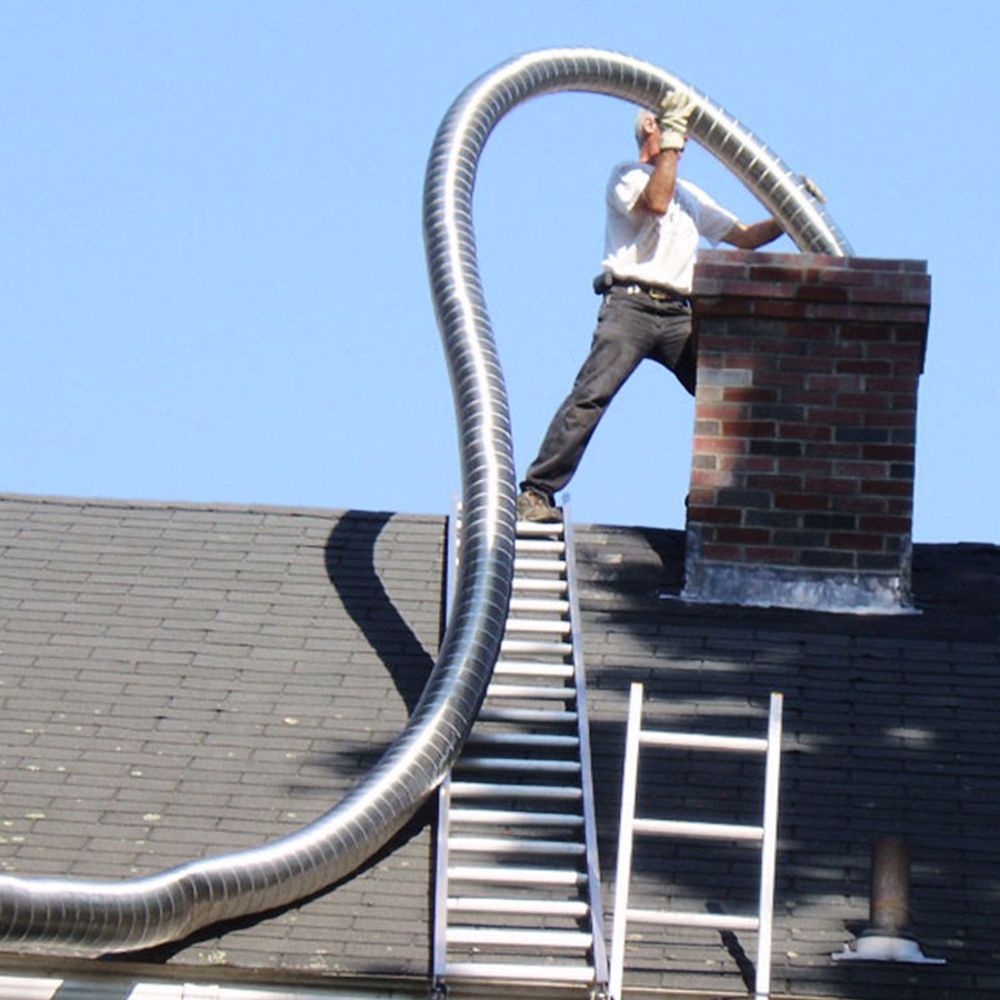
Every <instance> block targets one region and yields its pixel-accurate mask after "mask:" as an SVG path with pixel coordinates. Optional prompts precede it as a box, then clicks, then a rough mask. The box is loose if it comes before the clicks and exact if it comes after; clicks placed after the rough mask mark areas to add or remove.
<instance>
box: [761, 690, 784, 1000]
mask: <svg viewBox="0 0 1000 1000" xmlns="http://www.w3.org/2000/svg"><path fill="white" fill-rule="evenodd" d="M782 702H783V698H782V695H781V694H780V693H778V692H772V693H771V703H770V710H769V713H768V723H767V758H766V761H765V765H764V818H763V827H764V837H763V841H762V844H761V874H760V905H759V908H758V918H759V920H760V930H759V931H758V936H757V975H756V981H755V983H754V991H755V1000H768V996H769V995H770V991H771V938H772V934H773V929H774V922H773V917H774V882H775V870H776V866H777V849H778V786H779V780H780V776H781V738H782Z"/></svg>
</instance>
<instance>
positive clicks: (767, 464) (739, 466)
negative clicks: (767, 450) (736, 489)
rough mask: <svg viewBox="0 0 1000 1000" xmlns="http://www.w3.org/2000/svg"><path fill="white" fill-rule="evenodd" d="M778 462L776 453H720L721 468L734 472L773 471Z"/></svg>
mask: <svg viewBox="0 0 1000 1000" xmlns="http://www.w3.org/2000/svg"><path fill="white" fill-rule="evenodd" d="M777 464H778V460H777V459H776V458H775V457H774V455H720V456H719V468H720V469H727V470H730V471H732V472H771V471H772V470H773V469H774V468H775V467H776V466H777Z"/></svg>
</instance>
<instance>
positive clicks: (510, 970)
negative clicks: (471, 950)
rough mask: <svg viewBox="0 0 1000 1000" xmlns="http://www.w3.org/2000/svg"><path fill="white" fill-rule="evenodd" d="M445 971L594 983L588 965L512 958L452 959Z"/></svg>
mask: <svg viewBox="0 0 1000 1000" xmlns="http://www.w3.org/2000/svg"><path fill="white" fill-rule="evenodd" d="M444 974H445V976H446V977H447V978H450V979H508V980H516V981H517V982H521V981H522V980H523V981H525V982H530V983H538V982H542V983H545V982H567V983H591V982H593V981H594V970H593V969H592V968H591V967H590V966H589V965H580V966H576V965H520V964H515V963H513V962H511V963H510V964H509V965H508V964H507V963H506V962H449V963H448V964H447V965H445V967H444Z"/></svg>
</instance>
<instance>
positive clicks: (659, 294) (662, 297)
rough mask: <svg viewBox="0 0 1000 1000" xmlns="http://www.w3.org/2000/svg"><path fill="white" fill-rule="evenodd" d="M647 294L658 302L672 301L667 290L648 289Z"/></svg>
mask: <svg viewBox="0 0 1000 1000" xmlns="http://www.w3.org/2000/svg"><path fill="white" fill-rule="evenodd" d="M647 294H648V295H649V297H650V298H651V299H655V300H656V301H657V302H669V301H670V293H669V292H668V291H667V290H666V289H665V288H649V289H647Z"/></svg>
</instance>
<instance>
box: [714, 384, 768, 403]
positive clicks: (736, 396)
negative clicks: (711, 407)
mask: <svg viewBox="0 0 1000 1000" xmlns="http://www.w3.org/2000/svg"><path fill="white" fill-rule="evenodd" d="M722 398H723V399H724V400H725V401H726V402H727V403H773V402H774V401H775V400H776V399H777V398H778V393H777V391H776V390H774V389H757V388H753V387H748V386H741V385H727V386H724V387H723V393H722Z"/></svg>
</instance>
